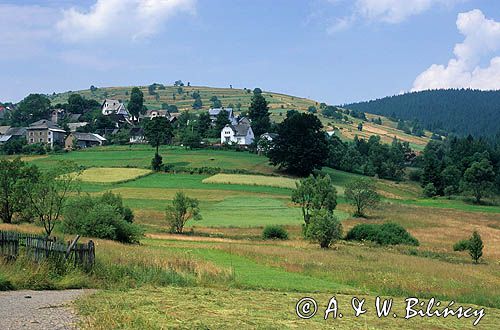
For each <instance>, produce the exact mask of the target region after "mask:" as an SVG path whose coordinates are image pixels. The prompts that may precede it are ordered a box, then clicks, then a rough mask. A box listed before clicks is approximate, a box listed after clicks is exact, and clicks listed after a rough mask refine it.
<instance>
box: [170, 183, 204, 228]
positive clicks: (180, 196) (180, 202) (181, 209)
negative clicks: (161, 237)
mask: <svg viewBox="0 0 500 330" xmlns="http://www.w3.org/2000/svg"><path fill="white" fill-rule="evenodd" d="M189 219H194V220H201V215H200V208H199V202H198V200H197V199H195V198H190V197H188V196H187V195H186V194H185V193H183V192H177V193H176V194H175V197H174V199H173V200H172V205H169V206H167V208H166V210H165V220H166V221H167V223H168V225H169V226H170V231H171V232H173V233H177V234H182V231H183V229H184V225H185V224H186V222H187V221H188V220H189Z"/></svg>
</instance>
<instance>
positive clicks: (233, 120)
mask: <svg viewBox="0 0 500 330" xmlns="http://www.w3.org/2000/svg"><path fill="white" fill-rule="evenodd" d="M221 111H226V112H227V119H228V120H229V122H230V123H231V125H237V124H238V120H237V119H236V117H235V116H234V111H233V109H232V108H212V109H209V110H208V114H209V116H210V121H211V122H212V125H215V121H216V120H217V116H218V115H219V113H220V112H221Z"/></svg>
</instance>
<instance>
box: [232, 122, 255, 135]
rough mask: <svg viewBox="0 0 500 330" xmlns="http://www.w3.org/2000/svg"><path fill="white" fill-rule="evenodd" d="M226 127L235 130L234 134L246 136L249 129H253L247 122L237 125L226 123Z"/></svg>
mask: <svg viewBox="0 0 500 330" xmlns="http://www.w3.org/2000/svg"><path fill="white" fill-rule="evenodd" d="M226 127H230V128H231V129H232V130H233V132H234V136H246V135H247V134H248V131H249V130H250V129H251V126H250V125H247V124H245V123H240V124H237V125H229V124H228V125H226Z"/></svg>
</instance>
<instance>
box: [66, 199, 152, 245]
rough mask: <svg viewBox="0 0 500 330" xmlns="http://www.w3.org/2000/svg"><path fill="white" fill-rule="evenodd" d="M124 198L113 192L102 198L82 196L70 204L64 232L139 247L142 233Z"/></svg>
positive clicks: (67, 209)
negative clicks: (136, 244) (124, 202)
mask: <svg viewBox="0 0 500 330" xmlns="http://www.w3.org/2000/svg"><path fill="white" fill-rule="evenodd" d="M132 221H133V213H132V211H131V210H130V209H129V208H127V207H123V204H122V200H121V197H120V196H119V195H114V194H113V193H111V192H108V193H105V194H104V195H103V196H101V197H100V198H92V197H90V196H88V195H87V196H83V197H80V198H77V199H75V200H73V201H71V202H70V203H69V204H68V207H67V208H66V210H65V213H64V222H63V230H64V231H65V232H68V233H72V234H79V235H84V236H90V237H97V238H104V239H111V240H115V241H119V242H123V243H137V242H138V241H139V238H140V236H141V235H142V231H141V229H140V228H139V227H138V226H137V225H135V224H133V223H132Z"/></svg>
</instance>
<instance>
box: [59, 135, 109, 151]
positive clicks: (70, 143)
mask: <svg viewBox="0 0 500 330" xmlns="http://www.w3.org/2000/svg"><path fill="white" fill-rule="evenodd" d="M105 142H106V139H105V138H104V137H102V136H100V135H99V134H95V133H80V132H73V133H71V134H70V135H68V137H67V138H66V141H65V142H64V147H65V149H75V148H89V147H94V146H102V145H103V144H104V143H105Z"/></svg>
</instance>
